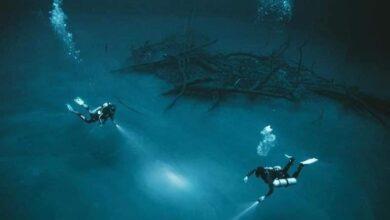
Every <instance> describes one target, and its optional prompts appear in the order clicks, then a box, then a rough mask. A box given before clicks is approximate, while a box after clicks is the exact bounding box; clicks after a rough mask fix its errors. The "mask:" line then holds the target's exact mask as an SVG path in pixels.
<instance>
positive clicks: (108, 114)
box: [66, 97, 116, 126]
mask: <svg viewBox="0 0 390 220" xmlns="http://www.w3.org/2000/svg"><path fill="white" fill-rule="evenodd" d="M74 102H75V103H76V104H78V105H80V106H82V107H83V108H85V110H87V111H88V113H89V117H88V116H85V115H83V114H81V113H80V112H78V111H75V110H74V109H73V107H72V106H71V105H70V104H66V106H67V108H68V110H69V111H70V112H72V113H74V114H76V115H77V116H79V117H80V118H81V120H83V121H84V122H85V123H88V124H90V123H93V122H99V124H100V126H102V125H103V124H104V123H105V122H106V121H107V120H108V119H111V121H112V122H113V123H114V124H115V125H116V123H115V122H114V115H115V111H116V107H115V105H113V104H112V103H110V102H106V103H104V104H103V105H101V106H99V107H97V108H95V109H94V110H90V109H89V106H88V105H87V104H86V103H85V102H84V100H83V99H81V98H80V97H77V98H75V99H74Z"/></svg>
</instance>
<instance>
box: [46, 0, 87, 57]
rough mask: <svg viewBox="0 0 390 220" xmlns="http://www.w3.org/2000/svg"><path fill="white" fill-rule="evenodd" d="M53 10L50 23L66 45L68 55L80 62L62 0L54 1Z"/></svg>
mask: <svg viewBox="0 0 390 220" xmlns="http://www.w3.org/2000/svg"><path fill="white" fill-rule="evenodd" d="M52 6H53V9H52V10H51V11H50V18H49V19H50V23H51V26H52V27H53V30H54V31H55V33H56V34H57V35H58V36H59V37H60V39H61V40H62V42H63V43H64V45H65V47H66V50H67V53H68V55H69V56H71V57H72V58H73V59H74V60H76V61H77V62H80V61H81V59H80V50H77V49H76V45H75V43H74V40H73V34H72V33H71V32H70V31H69V30H68V25H67V23H66V20H67V19H68V17H67V16H66V14H65V13H64V11H63V10H62V0H53V4H52Z"/></svg>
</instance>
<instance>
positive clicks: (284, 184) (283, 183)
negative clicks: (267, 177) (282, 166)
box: [272, 178, 297, 187]
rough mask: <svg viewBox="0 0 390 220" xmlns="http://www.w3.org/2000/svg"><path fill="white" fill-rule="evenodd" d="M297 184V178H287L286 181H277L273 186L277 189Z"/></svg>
mask: <svg viewBox="0 0 390 220" xmlns="http://www.w3.org/2000/svg"><path fill="white" fill-rule="evenodd" d="M296 183H297V179H296V178H286V179H275V180H274V181H273V182H272V184H273V185H274V186H275V187H287V186H290V185H295V184H296Z"/></svg>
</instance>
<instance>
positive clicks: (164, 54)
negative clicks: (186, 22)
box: [112, 32, 390, 124]
mask: <svg viewBox="0 0 390 220" xmlns="http://www.w3.org/2000/svg"><path fill="white" fill-rule="evenodd" d="M189 34H191V32H186V35H185V36H179V37H171V38H167V39H165V40H163V41H161V42H158V43H155V44H149V43H148V44H145V45H142V46H141V47H139V48H136V49H133V52H132V56H133V57H132V59H131V60H133V61H134V62H133V63H131V64H129V65H127V67H125V68H121V69H118V70H114V71H112V72H115V73H127V72H142V73H150V74H154V75H156V76H157V77H159V78H161V79H162V80H164V81H166V82H168V83H170V84H171V85H172V86H173V88H172V89H171V90H169V91H167V92H165V93H164V95H173V96H175V98H174V100H173V101H172V103H171V104H170V105H169V106H168V107H167V109H170V108H172V107H174V105H175V104H176V103H177V101H178V100H179V99H180V98H181V97H183V96H187V97H191V96H202V97H204V98H206V99H210V100H214V101H215V102H214V105H213V107H212V108H215V106H217V105H219V103H220V102H221V99H222V98H221V97H224V99H226V97H229V95H232V94H243V95H247V96H249V97H252V98H253V97H256V96H263V97H270V98H282V99H286V100H288V101H291V102H297V101H298V102H299V101H301V100H302V99H303V98H304V97H307V96H311V95H319V96H323V97H327V98H330V99H332V100H335V101H337V102H340V103H343V104H346V103H348V105H349V106H350V107H351V108H353V109H354V110H356V111H359V112H364V113H365V114H366V115H367V116H370V117H372V118H374V119H375V120H377V121H378V122H380V123H382V124H385V123H386V120H387V119H388V116H389V115H390V101H388V100H384V99H379V98H376V97H373V96H370V95H368V94H364V93H362V92H359V91H358V90H356V89H354V88H355V87H349V86H346V85H344V84H339V83H336V82H335V81H334V80H331V79H326V78H323V77H321V76H319V75H317V74H316V73H315V72H314V71H313V70H312V69H311V68H307V67H306V66H305V65H304V64H303V48H304V46H305V45H306V44H307V41H305V42H304V43H303V44H302V45H300V46H299V47H298V49H299V59H298V61H297V62H288V61H286V60H285V59H283V53H284V52H285V51H286V49H287V48H288V47H289V45H290V41H286V42H285V43H284V44H283V45H282V46H280V48H278V49H277V50H276V51H275V52H274V53H272V54H271V55H257V54H252V53H246V52H237V53H228V54H223V53H213V52H210V50H208V48H209V47H210V46H212V45H214V44H215V43H217V40H212V41H210V40H208V39H207V38H205V37H201V39H202V40H196V37H194V36H189ZM178 39H181V40H178ZM134 56H138V57H134ZM156 57H157V58H156Z"/></svg>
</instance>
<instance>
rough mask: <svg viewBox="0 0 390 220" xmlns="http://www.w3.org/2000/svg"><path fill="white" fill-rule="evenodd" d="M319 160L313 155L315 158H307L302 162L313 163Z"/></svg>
mask: <svg viewBox="0 0 390 220" xmlns="http://www.w3.org/2000/svg"><path fill="white" fill-rule="evenodd" d="M317 161H318V159H317V158H314V157H313V158H310V159H307V160H305V161H302V162H301V164H303V165H309V164H313V163H315V162H317Z"/></svg>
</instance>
